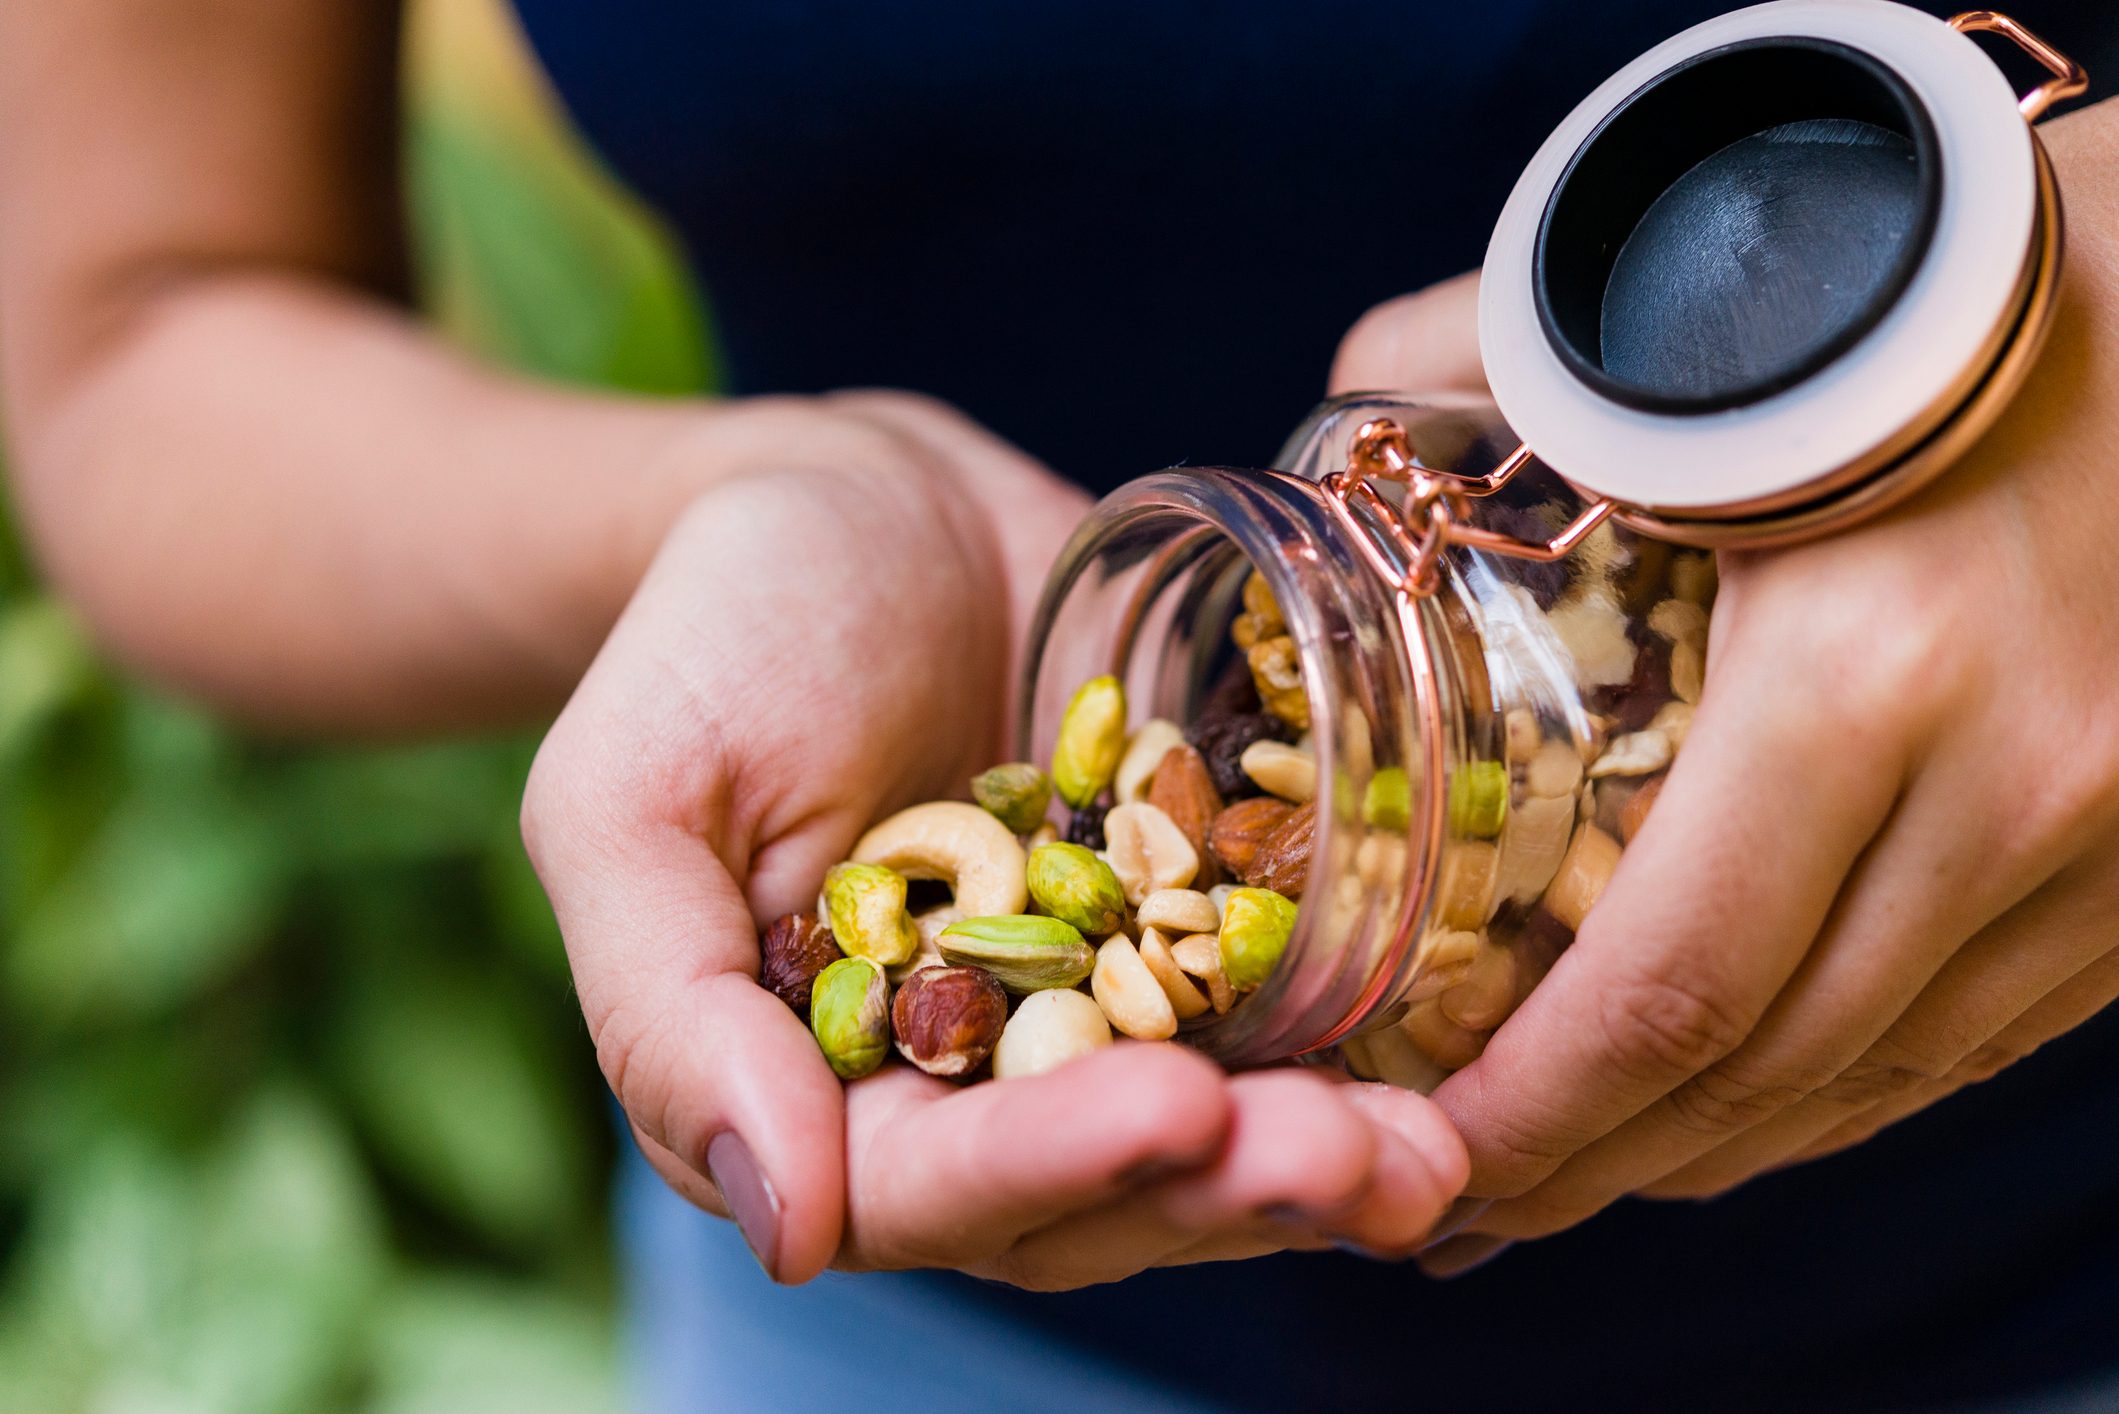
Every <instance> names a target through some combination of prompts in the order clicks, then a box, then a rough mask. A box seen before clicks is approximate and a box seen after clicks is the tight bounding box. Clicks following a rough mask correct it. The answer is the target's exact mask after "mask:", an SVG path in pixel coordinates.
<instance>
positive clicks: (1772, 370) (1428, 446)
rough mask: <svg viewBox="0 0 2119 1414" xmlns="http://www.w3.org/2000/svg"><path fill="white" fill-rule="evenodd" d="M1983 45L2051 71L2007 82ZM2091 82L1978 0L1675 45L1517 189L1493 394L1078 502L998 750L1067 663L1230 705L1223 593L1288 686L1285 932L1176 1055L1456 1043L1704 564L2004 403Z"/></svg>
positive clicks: (1675, 683) (1487, 1018)
mask: <svg viewBox="0 0 2119 1414" xmlns="http://www.w3.org/2000/svg"><path fill="white" fill-rule="evenodd" d="M1982 33H1985V34H1993V35H1998V36H2001V37H2004V38H2006V39H2008V40H2010V41H2013V42H2014V43H2015V44H2016V45H2018V46H2019V47H2020V48H2021V49H2022V50H2023V51H2024V52H2025V53H2027V54H2028V55H2029V56H2030V57H2031V58H2032V59H2033V60H2035V61H2036V62H2037V63H2038V64H2040V65H2042V66H2043V67H2044V68H2045V69H2046V70H2048V71H2049V72H2050V74H2051V75H2052V77H2051V78H2050V79H2049V80H2048V81H2047V82H2045V83H2043V84H2042V85H2040V86H2039V87H2038V88H2037V89H2035V90H2033V91H2032V92H2031V93H2029V94H2026V95H2023V96H2022V97H2021V98H2019V97H2018V95H2017V94H2016V93H2014V92H2013V91H2012V89H2011V87H2010V85H2009V83H2008V81H2007V80H2006V79H2005V78H2004V76H2003V75H2002V73H2001V71H2000V70H1999V69H1998V68H1997V67H1996V66H1995V65H1994V63H1993V62H1992V61H1990V60H1989V59H1988V58H1987V56H1986V54H1985V53H1984V52H1983V51H1982V50H1981V49H1980V48H1979V46H1978V45H1977V44H1976V43H1975V42H1974V41H1973V40H1972V39H1971V38H1970V36H1971V35H1973V34H1982ZM2086 82H2087V81H2086V77H2085V75H2084V74H2083V72H2082V70H2081V69H2080V68H2079V67H2077V66H2076V65H2075V64H2074V63H2072V62H2071V61H2070V60H2068V59H2067V58H2066V57H2064V56H2063V55H2061V54H2060V53H2059V52H2057V51H2056V50H2054V49H2053V48H2052V47H2051V46H2049V45H2047V44H2046V43H2045V42H2043V41H2042V40H2040V39H2039V38H2038V37H2037V36H2035V35H2033V34H2031V33H2030V32H2029V31H2027V30H2025V29H2024V28H2023V27H2022V26H2021V25H2019V24H2017V23H2016V22H2015V21H2014V20H2011V19H2009V18H2007V17H2006V16H2003V15H1999V14H1995V13H1993V12H1990V11H1975V12H1971V13H1967V14H1963V15H1959V16H1957V17H1956V18H1954V19H1952V20H1949V21H1947V22H1944V21H1939V20H1936V19H1934V18H1932V17H1930V16H1928V15H1925V14H1922V13H1920V12H1918V11H1915V10H1912V9H1910V8H1907V7H1905V6H1903V5H1900V4H1896V3H1893V2H1892V0H1776V2H1775V3H1770V4H1764V5H1758V6H1755V7H1753V8H1750V9H1746V10H1740V11H1737V12H1735V13H1733V14H1729V15H1724V16H1722V17H1720V18H1718V19H1714V20H1710V21H1708V22H1706V23H1704V24H1701V25H1698V26H1696V27H1694V28H1693V29H1690V30H1687V31H1686V32H1684V33H1683V34H1680V35H1677V36H1675V37H1674V38H1672V39H1670V40H1668V41H1666V42H1665V43H1663V44H1661V45H1658V46H1657V47H1655V48H1654V49H1651V50H1650V51H1648V52H1647V53H1646V54H1643V55H1642V56H1641V57H1640V58H1638V59H1636V60H1635V61H1634V62H1633V63H1632V64H1629V65H1628V66H1626V67H1625V68H1624V69H1622V70H1620V71H1619V72H1618V73H1617V74H1614V75H1613V76H1612V77H1611V78H1610V79H1609V80H1607V81H1606V82H1605V83H1603V84H1602V85H1600V86H1599V87H1598V88H1597V89H1596V90H1595V91H1594V92H1593V93H1591V94H1590V95H1589V97H1588V98H1586V99H1584V100H1583V102H1582V103H1581V104H1580V105H1579V106H1578V107H1577V108H1576V109H1575V110H1574V112H1572V113H1571V114H1570V115H1569V116H1568V117H1567V118H1566V120H1565V121H1563V122H1562V123H1561V124H1560V126H1559V127H1558V128H1557V129H1556V130H1555V131H1554V132H1553V134H1552V135H1551V137H1550V138H1548V139H1547V141H1546V142H1545V144H1544V145H1543V147H1541V148H1540V150H1539V151H1538V153H1537V155H1536V156H1535V157H1534V158H1533V159H1532V160H1531V162H1530V164H1529V165H1528V166H1527V167H1526V168H1525V170H1524V172H1523V175H1522V177H1521V178H1520V179H1519V181H1518V182H1517V184H1516V187H1515V189H1514V192H1513V193H1512V194H1511V196H1510V198H1509V200H1508V202H1507V204H1506V206H1505V207H1504V208H1503V210H1502V213H1501V216H1500V218H1499V220H1498V222H1497V223H1496V226H1495V229H1494V234H1493V238H1492V241H1491V243H1490V244H1489V247H1488V250H1487V258H1486V262H1485V266H1484V270H1483V278H1482V285H1481V293H1480V308H1479V338H1480V349H1481V354H1482V357H1483V360H1484V363H1485V366H1486V372H1487V378H1488V382H1489V384H1490V386H1491V389H1492V401H1491V402H1487V401H1486V400H1483V399H1476V398H1466V397H1462V396H1421V395H1417V394H1367V395H1356V396H1354V397H1350V398H1344V399H1340V400H1337V401H1335V402H1333V403H1328V404H1326V405H1325V406H1324V407H1323V408H1321V409H1319V410H1318V412H1317V413H1315V414H1313V416H1312V417H1311V419H1310V420H1309V422H1308V423H1306V424H1305V425H1304V427H1303V428H1302V429H1301V430H1299V431H1298V433H1297V434H1296V436H1295V438H1294V439H1293V440H1292V441H1291V442H1290V443H1289V446H1288V448H1287V449H1286V450H1285V451H1284V453H1283V455H1282V457H1281V459H1280V461H1279V463H1278V466H1279V468H1280V469H1279V470H1276V471H1243V470H1235V469H1227V468H1185V469H1181V470H1173V471H1166V472H1161V473H1158V474H1155V475H1152V476H1148V477H1143V478H1141V479H1140V480H1138V481H1135V482H1133V483H1131V484H1129V485H1127V486H1125V487H1123V488H1121V489H1120V490H1119V491H1117V492H1115V493H1114V494H1113V495H1111V496H1110V497H1107V498H1106V499H1105V500H1104V501H1103V502H1102V503H1101V504H1099V505H1098V507H1097V508H1096V509H1095V510H1094V511H1093V512H1092V513H1091V515H1090V517H1089V518H1088V520H1087V521H1085V523H1084V524H1083V526H1082V527H1081V529H1080V530H1079V531H1078V532H1077V533H1076V535H1075V537H1074V539H1073V541H1072V542H1071V543H1070V545H1069V547H1068V549H1067V551H1066V552H1065V553H1064V554H1063V556H1062V558H1061V562H1060V564H1059V565H1058V566H1057V567H1056V569H1055V571H1054V574H1053V577H1052V580H1051V582H1050V583H1049V584H1048V586H1047V589H1046V594H1045V599H1044V602H1043V604H1042V606H1041V608H1040V612H1039V615H1038V619H1037V622H1036V624H1035V626H1034V629H1033V642H1032V651H1031V656H1030V658H1029V660H1028V671H1029V674H1030V683H1029V690H1028V692H1026V694H1025V705H1024V711H1023V720H1022V723H1021V730H1022V736H1023V746H1024V748H1025V754H1026V756H1029V755H1034V754H1035V753H1037V752H1038V751H1040V750H1041V749H1044V748H1046V747H1049V744H1050V743H1051V741H1052V739H1053V734H1054V731H1055V729H1056V724H1057V719H1058V716H1059V713H1060V711H1061V710H1062V708H1063V707H1064V705H1065V703H1066V700H1067V697H1068V695H1069V694H1070V693H1071V692H1072V690H1073V688H1074V687H1075V685H1076V684H1078V683H1079V682H1081V681H1083V680H1084V679H1086V678H1087V677H1090V676H1094V675H1096V674H1099V673H1105V672H1116V673H1118V674H1120V675H1121V677H1122V678H1124V680H1125V681H1126V682H1127V684H1128V688H1129V693H1130V694H1131V696H1132V698H1133V701H1134V703H1135V705H1136V712H1135V717H1136V725H1137V721H1138V719H1139V718H1142V717H1145V716H1149V715H1153V716H1160V717H1166V718H1172V719H1175V720H1177V721H1179V722H1188V721H1192V720H1194V719H1195V718H1197V717H1198V716H1199V714H1201V713H1202V712H1210V711H1214V710H1220V709H1218V708H1217V707H1215V705H1214V704H1216V703H1218V702H1226V701H1227V700H1228V696H1229V686H1230V681H1231V675H1232V674H1234V675H1235V676H1236V678H1237V679H1238V684H1237V685H1238V686H1239V687H1240V686H1241V685H1242V684H1241V681H1240V678H1241V663H1240V661H1237V662H1234V663H1232V650H1231V647H1230V644H1229V629H1230V625H1231V623H1232V622H1233V621H1234V620H1235V619H1236V617H1237V615H1238V613H1239V611H1240V610H1241V609H1242V607H1243V606H1242V604H1241V602H1240V599H1241V596H1242V593H1243V585H1244V581H1245V580H1246V579H1247V578H1248V577H1249V576H1250V575H1251V573H1252V571H1254V570H1255V571H1256V573H1257V575H1258V576H1259V577H1260V580H1261V582H1262V585H1263V586H1264V587H1266V588H1269V589H1270V591H1271V596H1272V598H1273V599H1274V600H1275V601H1277V605H1278V608H1279V611H1280V613H1281V615H1282V616H1283V617H1284V619H1285V624H1286V632H1287V634H1288V636H1289V637H1290V639H1291V640H1292V643H1293V648H1294V654H1295V656H1296V657H1297V658H1298V659H1299V666H1300V671H1301V678H1302V688H1303V691H1304V692H1305V693H1306V695H1307V699H1308V707H1309V710H1308V720H1309V724H1310V730H1309V734H1308V742H1307V745H1308V748H1309V750H1310V751H1311V752H1312V753H1313V755H1314V757H1315V761H1316V767H1317V771H1316V776H1317V795H1316V803H1315V810H1316V816H1315V820H1316V824H1315V836H1314V844H1313V848H1312V855H1311V862H1310V870H1309V877H1308V883H1307V886H1306V890H1305V892H1304V894H1303V897H1302V899H1301V908H1300V913H1299V916H1298V920H1297V925H1296V929H1295V934H1294V937H1293V939H1292V941H1291V942H1290V944H1289V946H1288V949H1287V951H1286V953H1285V954H1284V955H1283V957H1282V960H1281V963H1280V965H1279V967H1278V968H1277V969H1276V970H1275V971H1274V973H1273V975H1272V976H1271V977H1270V978H1269V979H1268V980H1267V981H1266V982H1265V984H1264V985H1263V986H1261V987H1260V988H1259V989H1258V990H1257V991H1256V992H1255V993H1253V994H1251V995H1250V996H1249V997H1248V998H1247V999H1245V1000H1244V1001H1243V1002H1242V1003H1241V1004H1240V1005H1238V1006H1236V1007H1235V1008H1234V1009H1232V1010H1230V1011H1229V1012H1228V1014H1226V1015H1210V1016H1205V1017H1202V1018H1200V1019H1199V1020H1198V1021H1195V1022H1193V1023H1191V1024H1190V1025H1189V1026H1188V1031H1187V1036H1186V1039H1187V1040H1189V1041H1191V1042H1193V1043H1194V1044H1196V1045H1199V1046H1200V1047H1202V1048H1203V1049H1205V1050H1207V1051H1209V1052H1210V1053H1212V1054H1215V1055H1217V1056H1219V1057H1221V1058H1222V1059H1224V1060H1225V1061H1228V1062H1230V1063H1234V1064H1252V1063H1261V1062H1266V1061H1271V1060H1278V1059H1285V1058H1287V1057H1291V1056H1296V1055H1303V1054H1310V1053H1316V1052H1322V1051H1328V1050H1332V1049H1333V1048H1338V1049H1337V1050H1336V1051H1334V1052H1333V1053H1334V1054H1338V1055H1341V1056H1343V1058H1344V1059H1345V1061H1346V1063H1347V1064H1348V1065H1349V1066H1350V1067H1351V1068H1352V1069H1354V1070H1355V1071H1356V1072H1357V1073H1359V1074H1364V1075H1370V1076H1375V1077H1378V1078H1383V1079H1389V1080H1393V1081H1396V1082H1398V1083H1402V1084H1407V1085H1413V1086H1418V1087H1422V1088H1425V1087H1427V1086H1431V1085H1432V1084H1433V1083H1435V1082H1436V1081H1437V1080H1439V1079H1440V1078H1441V1077H1442V1076H1443V1075H1445V1074H1447V1073H1448V1071H1450V1070H1452V1069H1455V1068H1457V1067H1459V1066H1462V1065H1464V1064H1467V1063H1468V1062H1469V1061H1470V1060H1471V1059H1472V1058H1474V1057H1475V1056H1476V1055H1477V1054H1478V1053H1479V1051H1480V1049H1481V1048H1482V1047H1483V1046H1484V1044H1485V1039H1486V1037H1487V1036H1489V1035H1491V1033H1492V1031H1493V1030H1494V1029H1495V1028H1496V1027H1498V1026H1499V1025H1500V1023H1501V1022H1502V1021H1503V1020H1504V1019H1505V1018H1506V1016H1507V1015H1508V1014H1509V1013H1510V1012H1511V1011H1512V1010H1513V1009H1514V1008H1515V1006H1517V1005H1518V1004H1520V1002H1521V1001H1522V999H1523V997H1524V996H1526V995H1527V994H1528V992H1529V990H1530V989H1531V988H1532V987H1533V986H1535V985H1536V983H1537V981H1538V980H1539V979H1540V978H1542V976H1543V975H1544V973H1545V971H1546V970H1547V969H1548V968H1549V967H1550V966H1551V964H1552V962H1553V960H1554V959H1555V958H1556V957H1557V956H1558V954H1559V952H1560V951H1561V950H1562V949H1564V948H1565V946H1566V945H1567V943H1568V942H1569V941H1570V940H1571V938H1572V936H1573V931H1574V929H1575V928H1576V927H1577V926H1578V925H1579V924H1580V922H1581V920H1582V916H1583V915H1584V913H1586V911H1587V909H1588V907H1589V905H1590V904H1592V903H1593V902H1594V900H1595V896H1596V893H1597V891H1598V890H1599V889H1600V888H1601V883H1602V880H1603V878H1605V877H1608V875H1609V873H1610V871H1611V868H1612V867H1613V866H1614V865H1615V864H1616V862H1617V859H1618V857H1619V854H1620V852H1621V850H1622V848H1623V846H1624V844H1625V843H1626V841H1627V840H1628V839H1630V837H1631V833H1632V830H1633V829H1635V828H1637V827H1638V824H1639V822H1640V820H1641V819H1642V818H1645V813H1646V809H1647V807H1648V805H1649V804H1651V803H1652V800H1653V796H1654V790H1655V787H1656V786H1657V785H1658V784H1659V782H1660V778H1661V772H1662V771H1663V770H1665V769H1667V767H1668V765H1669V763H1670V761H1671V759H1672V758H1673V757H1674V756H1675V754H1676V753H1677V751H1678V750H1679V749H1681V747H1682V743H1683V735H1684V729H1685V726H1686V725H1687V724H1689V721H1690V713H1691V704H1692V702H1694V701H1696V700H1697V698H1698V694H1699V690H1700V676H1701V672H1702V669H1703V662H1704V653H1705V650H1706V641H1707V630H1708V618H1709V614H1710V612H1711V607H1712V593H1713V560H1712V557H1711V554H1709V553H1706V552H1708V551H1711V550H1712V549H1714V548H1718V547H1725V546H1726V547H1738V546H1741V547H1745V548H1761V547H1770V546H1774V545H1785V544H1789V543H1792V542H1795V541H1799V540H1803V539H1808V538H1812V537H1815V536H1819V535H1824V534H1829V533H1833V532H1836V531H1839V530H1843V529H1846V528H1848V527H1850V526H1852V525H1854V524H1856V523H1857V522H1859V521H1861V520H1863V519H1865V518H1867V517H1870V516H1873V515H1875V514H1877V513H1878V512H1880V511H1882V510H1884V509H1885V508H1887V507H1889V506H1891V505H1894V504H1896V503H1897V502H1899V501H1901V500H1903V499H1904V498H1905V497H1907V496H1909V495H1911V494H1912V493H1913V492H1915V491H1916V490H1918V489H1919V488H1920V487H1922V486H1923V485H1925V484H1927V483H1928V482H1929V481H1931V480H1933V479H1934V478H1935V477H1936V476H1937V475H1939V474H1940V473H1942V472H1943V471H1944V470H1945V469H1946V468H1947V467H1948V466H1949V465H1950V464H1951V463H1952V462H1953V461H1955V460H1956V459H1957V458H1958V457H1960V456H1961V455H1962V454H1963V453H1964V451H1965V450H1966V449H1967V448H1968V447H1970V446H1971V444H1972V443H1973V442H1974V441H1975V440H1976V439H1977V438H1978V437H1979V436H1980V434H1981V433H1983V432H1984V431H1985V430H1986V429H1987V428H1988V427H1989V426H1991V425H1992V423H1993V421H1994V419H1995V418H1996V417H1997V416H1999V414H2000V412H2001V410H2002V409H2003V408H2004V407H2005V406H2006V405H2007V403H2008V401H2009V399H2010V397H2011V396H2012V395H2013V394H2014V392H2015V391H2016V389H2017V388H2018V387H2020V386H2021V385H2022V382H2023V380H2024V378H2025V377H2026V375H2027V374H2028V373H2029V371H2030V368H2031V365H2032V364H2033V362H2034V361H2035V360H2036V358H2037V355H2038V351H2039V349H2040V346H2041V344H2042V341H2043V339H2044V337H2045V334H2046V333H2047V331H2048V329H2049V327H2050V324H2051V318H2052V311H2053V303H2054V291H2055V288H2056V285H2057V282H2058V271H2059V264H2060V256H2061V208H2060V195H2059V191H2058V188H2057V185H2056V183H2055V181H2054V177H2053V172H2052V167H2051V163H2050V162H2049V161H2048V159H2047V157H2046V154H2045V151H2044V148H2043V145H2042V144H2041V143H2040V141H2039V139H2038V136H2037V134H2036V132H2035V130H2034V129H2033V128H2032V126H2031V124H2032V123H2033V122H2034V121H2035V120H2036V119H2037V118H2039V117H2040V116H2041V115H2043V114H2044V113H2045V111H2046V110H2047V109H2048V108H2049V107H2051V106H2052V105H2053V104H2055V103H2057V102H2059V101H2061V100H2062V99H2065V98H2069V97H2073V96H2075V95H2078V94H2080V93H2082V92H2083V91H2084V89H2085V87H2086ZM1255 592H1256V586H1254V593H1255ZM1392 802H1396V804H1392Z"/></svg>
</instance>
